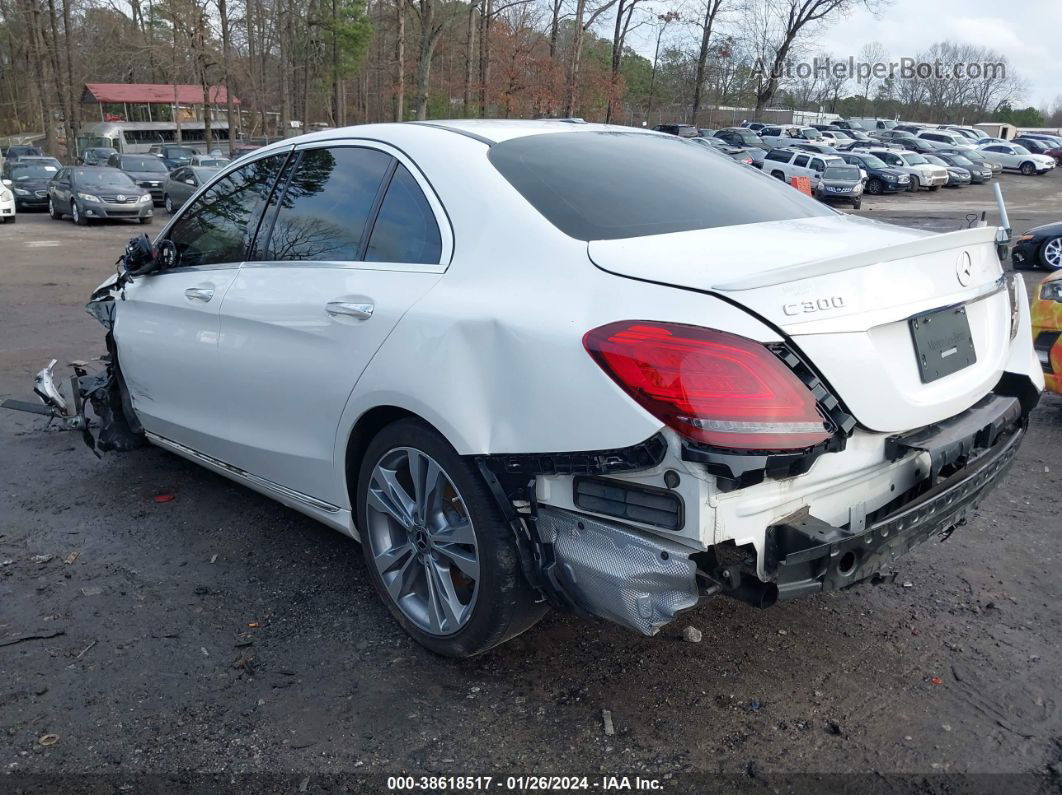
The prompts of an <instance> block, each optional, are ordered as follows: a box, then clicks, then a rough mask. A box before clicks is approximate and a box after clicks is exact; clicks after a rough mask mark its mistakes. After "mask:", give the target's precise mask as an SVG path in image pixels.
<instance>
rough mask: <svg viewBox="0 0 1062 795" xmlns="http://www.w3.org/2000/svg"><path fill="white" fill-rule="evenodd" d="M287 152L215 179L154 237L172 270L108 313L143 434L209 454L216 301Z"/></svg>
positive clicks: (218, 413)
mask: <svg viewBox="0 0 1062 795" xmlns="http://www.w3.org/2000/svg"><path fill="white" fill-rule="evenodd" d="M284 157H285V155H278V156H274V157H270V158H263V159H260V160H257V161H254V162H252V163H248V164H247V165H245V166H243V167H241V168H239V169H236V170H235V171H233V172H231V173H229V174H227V175H226V176H224V177H222V178H221V179H220V180H218V181H216V182H215V183H214V184H213V185H212V186H211V187H210V188H209V189H208V190H207V191H206V192H205V193H203V194H202V195H201V196H200V197H199V198H198V199H196V200H195V201H194V202H192V203H191V204H189V205H188V206H187V207H185V209H184V210H182V212H181V214H180V215H179V216H178V217H177V219H176V220H175V221H174V222H173V224H171V225H170V227H169V229H167V230H166V232H165V233H164V234H163V235H162V239H164V240H169V241H172V243H173V245H174V246H175V248H176V251H177V255H176V261H175V263H174V265H173V267H171V268H167V269H165V270H162V271H159V272H156V273H153V274H151V275H148V276H141V277H137V278H135V279H134V280H133V281H132V282H131V283H130V284H129V285H128V286H127V287H126V288H125V291H124V292H125V295H124V299H125V300H124V301H122V303H121V305H120V306H119V308H118V311H117V312H116V313H115V325H114V338H115V341H116V342H117V344H118V355H119V357H120V360H121V363H122V372H123V374H124V375H125V379H126V383H127V384H128V386H129V392H130V395H131V398H132V401H133V406H134V408H135V409H136V413H137V416H138V417H139V418H140V421H141V423H142V424H143V425H144V428H145V430H147V431H148V432H150V433H154V434H156V435H158V436H161V437H164V438H165V439H168V440H171V441H174V442H178V443H180V444H182V445H185V446H186V447H191V448H192V449H194V450H198V451H200V452H203V453H206V454H208V455H211V456H216V455H217V452H218V450H219V444H220V439H221V438H223V437H224V435H225V432H226V427H227V417H226V416H225V411H224V405H223V400H222V398H223V395H224V390H225V386H224V385H225V378H224V374H223V373H222V371H221V369H220V367H219V362H218V341H219V332H220V314H219V311H220V307H221V304H222V301H223V299H224V297H225V293H226V292H227V291H228V289H229V287H230V286H231V285H232V283H233V281H234V280H235V278H236V274H237V273H238V272H239V267H240V263H241V262H242V261H243V259H244V253H245V250H246V245H247V242H248V239H249V237H250V235H251V234H252V233H253V230H254V227H255V224H256V223H257V218H258V217H259V215H260V213H261V211H262V209H263V208H264V206H265V200H266V198H267V197H268V193H269V189H270V186H271V185H272V182H273V181H274V180H275V179H276V176H277V174H278V173H279V171H280V167H281V165H282V163H283V160H284Z"/></svg>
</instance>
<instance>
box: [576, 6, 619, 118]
mask: <svg viewBox="0 0 1062 795" xmlns="http://www.w3.org/2000/svg"><path fill="white" fill-rule="evenodd" d="M616 2H617V0H604V1H603V2H601V3H599V4H598V5H597V6H595V7H593V8H590V9H587V0H575V21H574V28H573V29H572V44H571V51H570V52H569V53H568V81H567V89H566V91H565V95H564V115H565V116H574V115H575V110H576V105H577V102H578V99H577V96H578V92H579V68H580V65H581V63H582V57H583V36H584V34H585V33H586V31H587V30H589V29H590V27H591V26H592V25H593V24H594V23H595V22H597V18H598V17H600V16H601V15H602V14H604V13H605V12H606V11H608V10H609V9H610V8H612V6H614V5H615V4H616Z"/></svg>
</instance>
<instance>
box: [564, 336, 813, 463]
mask: <svg viewBox="0 0 1062 795" xmlns="http://www.w3.org/2000/svg"><path fill="white" fill-rule="evenodd" d="M583 346H584V347H585V348H586V350H587V351H588V352H589V353H590V355H591V356H593V357H594V360H595V361H596V362H597V363H598V364H599V365H601V367H602V369H604V371H605V372H606V373H608V374H609V375H610V376H611V377H612V378H613V380H615V382H616V383H617V384H619V385H620V386H621V387H622V388H623V389H624V390H625V391H626V392H627V393H628V394H629V395H630V396H631V397H632V398H634V399H635V400H636V401H638V403H640V404H641V405H642V406H643V407H644V408H645V409H646V410H648V411H649V412H650V413H651V414H653V416H655V417H658V418H659V419H660V420H662V421H663V422H665V423H666V424H667V425H669V426H670V427H672V428H674V429H675V430H676V431H678V432H679V433H681V434H682V435H683V436H686V437H688V438H690V439H694V440H696V441H699V442H704V443H705V444H710V445H713V446H716V447H730V448H739V449H743V450H795V449H799V448H803V447H811V446H813V445H816V444H819V443H820V442H823V441H825V440H826V439H828V438H829V436H830V434H829V431H827V429H826V426H825V424H824V423H823V420H822V417H821V416H820V415H819V412H818V409H817V408H816V405H815V397H814V396H813V395H812V394H811V392H810V391H809V390H808V389H807V387H805V386H804V384H802V383H801V382H800V380H799V379H798V378H797V377H796V376H795V375H794V374H793V373H792V372H791V371H790V370H789V369H788V368H787V367H786V366H785V365H784V364H783V363H782V362H781V361H779V360H778V358H777V357H775V356H774V355H773V354H771V352H770V351H768V350H767V349H766V348H765V347H763V346H762V345H760V344H759V343H758V342H753V341H752V340H749V339H745V338H744V337H738V336H736V335H734V334H727V333H725V332H722V331H713V330H711V329H705V328H700V327H698V326H685V325H679V324H675V323H655V322H647V321H637V320H624V321H621V322H619V323H610V324H608V325H607V326H601V327H600V328H596V329H593V330H592V331H588V332H587V333H586V335H585V336H584V337H583Z"/></svg>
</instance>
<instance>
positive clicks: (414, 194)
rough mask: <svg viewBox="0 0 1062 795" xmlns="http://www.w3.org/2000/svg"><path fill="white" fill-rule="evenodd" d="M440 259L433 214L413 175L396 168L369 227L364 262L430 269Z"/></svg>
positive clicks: (439, 244)
mask: <svg viewBox="0 0 1062 795" xmlns="http://www.w3.org/2000/svg"><path fill="white" fill-rule="evenodd" d="M441 255H442V238H441V237H440V236H439V226H438V224H436V223H435V213H433V212H432V209H431V205H430V204H428V200H427V199H426V198H424V193H423V192H422V191H421V189H420V186H419V185H417V181H416V180H415V179H413V175H412V174H410V173H409V172H408V171H407V170H406V169H405V167H404V166H402V165H399V166H398V168H397V169H396V170H395V174H394V176H393V177H392V178H391V184H390V185H389V186H388V188H387V194H386V195H385V196H384V200H383V204H381V205H380V214H379V215H378V216H376V223H374V224H373V227H372V235H371V236H370V237H369V247H368V249H367V250H366V252H365V259H366V261H368V262H414V263H423V264H425V265H432V264H437V263H438V262H439V257H440V256H441Z"/></svg>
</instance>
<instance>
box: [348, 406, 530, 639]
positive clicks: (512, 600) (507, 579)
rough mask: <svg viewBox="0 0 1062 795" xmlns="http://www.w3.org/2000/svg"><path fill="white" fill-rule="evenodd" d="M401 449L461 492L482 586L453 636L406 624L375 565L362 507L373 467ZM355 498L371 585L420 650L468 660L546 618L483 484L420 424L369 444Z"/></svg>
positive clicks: (393, 428)
mask: <svg viewBox="0 0 1062 795" xmlns="http://www.w3.org/2000/svg"><path fill="white" fill-rule="evenodd" d="M398 448H413V449H414V450H417V451H420V452H421V453H423V454H426V455H428V456H430V457H431V458H432V459H434V460H435V461H436V463H437V464H438V465H439V466H440V467H441V468H442V469H443V470H444V472H445V474H446V475H447V477H449V478H450V480H451V481H452V483H453V485H454V486H455V487H456V489H457V491H458V492H460V496H461V497H462V499H463V502H464V506H465V508H466V509H467V512H468V518H469V519H470V520H471V524H472V528H473V532H474V534H475V538H476V554H477V558H478V563H479V579H478V580H477V581H476V583H477V584H476V588H477V591H476V598H475V604H474V605H473V606H472V613H471V615H470V616H469V617H468V619H467V621H466V622H465V623H464V624H463V625H462V626H461V627H460V629H458V630H457V631H456V632H454V633H453V634H448V635H435V634H431V633H429V632H426V631H424V630H422V629H421V628H420V627H418V626H417V625H416V624H415V623H414V622H413V621H412V620H410V618H409V617H407V616H406V614H405V613H403V612H402V610H401V609H400V608H399V607H398V605H397V604H396V603H395V601H394V599H393V598H392V597H391V595H390V594H389V593H388V592H387V589H386V587H385V584H384V581H383V577H382V576H381V574H380V572H379V571H378V569H377V566H376V562H375V560H374V559H373V552H372V549H371V547H372V543H373V541H372V538H371V536H370V533H369V527H370V517H369V511H368V506H367V499H368V488H369V483H370V480H371V476H372V473H373V470H374V469H375V467H376V465H377V464H378V463H379V462H380V461H381V460H382V459H383V458H384V457H385V456H387V455H388V454H389V453H391V452H392V451H395V450H397V449H398ZM356 494H357V519H358V522H357V524H358V527H359V528H361V529H362V553H363V555H364V557H365V568H366V569H367V570H368V573H369V579H370V580H371V581H372V584H373V587H374V588H375V589H376V593H377V594H378V595H379V597H380V599H381V600H383V602H384V604H385V605H387V609H388V610H390V611H391V615H393V616H394V618H395V620H396V621H397V622H398V623H399V625H400V626H401V627H402V628H403V629H404V630H405V631H406V632H407V633H409V635H410V636H411V637H412V638H413V639H414V640H415V641H417V642H418V643H420V644H421V645H422V646H424V647H425V648H427V649H430V650H431V651H433V652H435V653H437V654H442V655H445V656H447V657H471V656H473V655H476V654H480V653H482V652H485V651H487V650H488V649H491V648H493V647H495V646H497V645H499V644H501V643H504V642H505V641H507V640H509V639H510V638H513V637H515V636H516V635H519V634H520V633H521V632H524V631H525V630H527V629H530V628H531V627H532V626H533V625H534V624H535V623H537V622H538V620H539V619H540V618H542V616H543V615H545V613H546V609H547V608H546V605H545V603H542V602H536V601H535V599H536V596H535V592H534V591H533V590H532V588H531V587H530V586H529V585H528V584H527V581H526V580H525V578H524V575H523V571H522V570H521V565H520V557H519V554H518V552H517V547H516V541H515V539H514V538H513V530H512V528H511V527H510V526H509V524H508V523H507V522H506V520H505V517H504V516H503V515H502V512H501V509H500V508H499V506H498V504H497V502H496V501H495V499H494V497H493V496H492V495H491V492H490V490H489V489H488V487H487V485H486V483H484V481H483V478H482V476H481V475H480V474H479V472H478V471H477V470H476V469H475V467H474V466H473V465H472V464H470V463H469V462H468V461H467V460H465V459H463V458H462V457H461V456H459V455H458V454H457V452H456V451H455V450H454V449H453V447H451V446H450V444H449V443H448V442H447V441H446V439H445V438H443V436H442V435H440V434H439V433H438V432H437V431H436V430H434V429H433V428H432V427H431V426H429V425H428V424H426V423H425V422H423V421H421V420H419V419H413V418H408V419H402V420H398V421H396V422H394V423H392V424H390V425H388V426H386V427H385V428H384V429H383V430H381V431H380V432H379V433H378V434H377V435H376V436H375V437H374V438H373V440H372V441H371V442H370V443H369V446H368V449H367V450H366V452H365V457H364V459H363V460H362V462H361V466H360V471H359V473H358V486H357V492H356ZM414 565H415V564H414Z"/></svg>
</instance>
